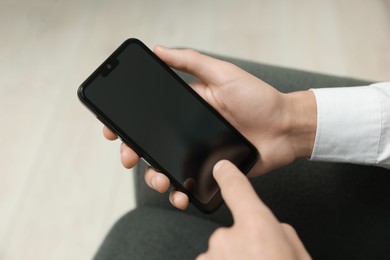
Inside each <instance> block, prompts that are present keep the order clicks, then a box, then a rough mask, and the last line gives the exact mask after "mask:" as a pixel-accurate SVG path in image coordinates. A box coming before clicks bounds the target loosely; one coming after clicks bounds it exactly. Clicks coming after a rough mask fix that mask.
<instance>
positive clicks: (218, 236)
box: [209, 228, 227, 246]
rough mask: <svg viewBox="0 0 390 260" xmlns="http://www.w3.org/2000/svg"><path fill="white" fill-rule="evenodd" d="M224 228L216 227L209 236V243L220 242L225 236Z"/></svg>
mask: <svg viewBox="0 0 390 260" xmlns="http://www.w3.org/2000/svg"><path fill="white" fill-rule="evenodd" d="M226 231H227V230H226V228H217V229H216V230H215V231H214V232H213V233H212V234H211V236H210V239H209V245H210V246H212V245H214V244H216V245H218V244H220V243H221V242H222V241H223V240H224V238H225V237H226Z"/></svg>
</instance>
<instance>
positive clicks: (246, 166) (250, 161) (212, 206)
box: [77, 38, 259, 213]
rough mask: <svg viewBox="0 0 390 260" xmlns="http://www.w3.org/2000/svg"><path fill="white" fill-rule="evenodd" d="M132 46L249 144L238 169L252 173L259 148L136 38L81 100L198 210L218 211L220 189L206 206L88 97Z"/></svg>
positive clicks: (80, 91) (80, 93) (113, 57)
mask: <svg viewBox="0 0 390 260" xmlns="http://www.w3.org/2000/svg"><path fill="white" fill-rule="evenodd" d="M130 44H137V45H138V46H139V47H141V48H142V49H143V50H144V51H145V53H146V54H147V55H149V56H150V57H151V58H153V59H154V60H155V61H157V62H158V63H159V64H160V65H161V66H162V68H163V69H164V70H165V71H166V72H167V73H169V74H171V76H173V77H174V78H175V79H176V80H177V82H178V83H179V84H181V85H182V86H183V87H185V88H186V89H187V90H188V91H189V92H190V93H191V94H192V95H193V96H194V97H195V98H197V99H198V100H199V101H200V102H201V103H203V104H204V105H205V106H206V107H207V108H208V110H209V111H210V112H211V113H213V114H214V115H216V116H217V117H218V118H219V119H220V121H221V123H224V124H225V125H226V126H227V127H228V128H230V129H231V130H232V131H233V132H234V133H235V134H236V135H237V136H238V137H239V138H240V139H241V140H242V141H243V142H244V143H246V145H248V146H249V147H250V150H251V152H250V155H249V156H248V157H247V158H246V160H244V161H243V162H242V163H241V165H238V166H237V167H238V168H239V169H240V170H241V171H242V172H243V173H244V174H247V173H248V172H249V170H250V169H251V168H252V167H253V165H254V164H255V163H256V161H257V159H258V157H259V153H258V151H257V149H256V148H255V147H254V145H253V144H252V143H250V142H249V141H248V140H247V139H246V138H245V137H244V136H243V135H242V134H241V133H240V132H239V131H238V130H237V129H235V128H234V127H233V126H232V125H231V124H230V123H229V122H228V121H227V120H226V119H225V118H224V117H222V115H220V114H219V112H218V111H216V110H215V109H214V108H213V107H212V106H211V105H209V104H208V103H207V102H206V101H205V100H204V99H203V98H202V97H201V96H200V95H198V94H197V93H196V92H195V91H194V90H193V89H192V88H191V87H190V86H189V85H188V84H187V83H186V82H185V81H184V80H183V79H182V78H180V76H179V75H177V74H176V73H175V72H174V71H173V70H172V69H171V68H170V67H169V66H168V65H167V64H166V63H164V62H163V61H162V60H161V59H160V58H159V57H158V56H157V55H156V54H154V52H153V51H151V50H150V49H149V48H148V47H147V46H146V45H145V44H144V43H142V42H141V41H140V40H138V39H135V38H130V39H127V40H126V41H124V42H123V43H122V44H121V45H120V46H119V47H118V48H117V49H116V50H115V51H114V52H113V53H112V54H111V55H110V56H109V57H108V58H107V59H106V60H105V61H104V62H103V63H102V64H101V65H100V66H99V67H98V68H97V69H96V70H95V71H94V72H93V73H92V74H91V75H90V76H89V77H88V78H87V79H86V80H85V81H84V82H83V83H82V84H81V85H80V87H79V88H78V91H77V94H78V97H79V99H80V101H81V102H82V103H83V104H84V105H85V106H86V107H87V108H88V109H89V110H90V111H91V112H92V113H93V114H95V115H96V117H97V118H98V119H99V120H100V121H101V122H102V123H103V124H104V125H106V126H107V127H108V128H110V129H111V130H112V131H113V132H115V133H116V134H117V135H118V136H119V137H120V138H121V139H122V141H123V142H125V143H126V144H127V145H128V146H129V147H131V148H132V149H134V151H135V152H136V153H137V154H138V155H139V156H140V157H142V158H144V159H145V160H146V161H147V162H148V163H149V164H150V165H151V166H152V167H153V168H155V169H156V170H157V171H159V172H162V173H163V174H165V175H166V176H167V177H168V178H169V180H170V181H171V183H172V184H173V186H175V188H177V189H178V190H179V191H182V192H184V193H185V194H187V196H188V197H189V199H190V201H191V202H192V203H193V204H194V205H195V206H196V207H198V208H199V209H200V210H201V211H203V212H205V213H212V212H214V211H215V210H217V209H218V208H219V207H220V206H221V205H222V203H223V200H222V196H221V192H220V190H218V191H217V193H216V194H215V195H214V196H213V197H212V198H211V199H210V200H209V202H208V203H206V204H204V203H202V202H200V201H199V200H198V199H197V198H196V197H195V196H194V195H193V194H191V192H190V191H188V190H187V189H186V188H185V187H183V185H181V183H180V182H179V181H177V180H176V179H175V178H174V177H173V176H172V175H171V174H169V172H168V171H167V170H166V169H164V168H163V167H161V165H160V164H159V163H158V162H157V161H156V160H154V159H153V158H151V156H149V154H148V153H147V151H145V150H144V149H142V147H140V146H139V145H138V144H137V143H136V142H135V141H134V140H133V139H132V138H131V137H130V136H128V135H127V134H126V133H125V132H124V131H122V130H121V129H120V127H119V126H117V125H116V124H115V123H114V122H112V121H111V120H110V119H109V118H108V117H107V116H106V115H105V114H104V113H103V112H102V111H101V110H100V109H98V108H97V107H96V106H95V105H94V104H93V103H92V102H91V101H90V100H89V99H88V98H87V97H86V95H85V89H86V88H87V87H88V85H89V84H90V83H91V82H92V81H93V80H94V79H95V78H96V77H97V76H98V75H101V74H102V72H103V71H104V70H105V65H106V64H107V63H108V62H110V61H112V60H116V58H117V57H118V55H120V53H121V52H122V51H123V50H124V49H126V48H127V47H128V46H129V45H130Z"/></svg>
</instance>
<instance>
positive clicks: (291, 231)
mask: <svg viewBox="0 0 390 260" xmlns="http://www.w3.org/2000/svg"><path fill="white" fill-rule="evenodd" d="M280 225H281V226H282V228H283V230H284V231H285V232H286V233H288V234H296V233H297V232H296V231H295V229H294V228H293V226H291V225H290V224H287V223H280Z"/></svg>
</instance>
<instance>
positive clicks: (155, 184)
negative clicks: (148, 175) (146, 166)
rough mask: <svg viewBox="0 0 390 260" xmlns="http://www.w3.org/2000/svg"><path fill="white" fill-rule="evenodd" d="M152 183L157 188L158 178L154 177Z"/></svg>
mask: <svg viewBox="0 0 390 260" xmlns="http://www.w3.org/2000/svg"><path fill="white" fill-rule="evenodd" d="M151 183H152V186H153V189H155V190H157V178H153V179H152V181H151Z"/></svg>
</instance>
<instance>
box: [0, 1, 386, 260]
mask: <svg viewBox="0 0 390 260" xmlns="http://www.w3.org/2000/svg"><path fill="white" fill-rule="evenodd" d="M0 32H1V34H0V37H1V38H0V123H1V127H0V137H1V138H0V259H7V260H8V259H89V258H91V257H92V256H93V254H94V252H95V251H96V249H97V247H98V246H99V244H100V242H101V240H102V239H103V237H104V235H105V234H106V232H107V231H108V230H109V228H110V226H111V225H112V224H113V223H114V221H115V220H116V219H118V218H119V217H120V216H121V215H122V214H124V213H125V212H127V211H128V210H130V209H132V208H134V206H135V201H134V197H133V190H134V188H133V182H132V178H131V171H128V170H124V169H123V168H122V167H121V165H120V161H119V151H118V146H119V143H118V142H116V143H109V142H107V141H105V140H104V139H103V137H102V135H101V124H100V123H99V122H98V121H97V120H96V119H95V118H94V117H93V116H92V115H91V114H90V113H89V112H88V111H87V110H86V109H84V108H83V107H82V105H80V103H79V101H78V99H77V96H76V89H77V87H78V86H79V84H80V83H81V82H82V81H83V80H84V79H85V78H86V76H88V75H89V73H90V72H91V71H92V70H93V69H95V68H96V66H97V65H99V64H100V62H101V61H102V60H103V59H104V58H105V57H106V56H107V55H108V54H110V53H111V52H112V51H113V50H114V49H115V48H116V47H117V45H119V44H120V43H121V42H122V41H123V40H124V39H126V38H129V37H137V38H140V39H142V40H143V41H144V42H145V43H146V44H147V45H149V46H150V47H152V46H153V45H154V44H157V43H161V44H165V45H168V46H188V47H193V48H196V49H200V50H205V51H211V52H215V53H219V54H225V55H231V56H234V57H241V58H246V59H250V60H254V61H260V62H265V63H271V64H276V65H282V66H288V67H294V68H301V69H307V70H311V71H319V72H325V73H332V74H337V75H345V76H352V77H358V78H364V79H371V80H377V81H386V80H387V81H389V80H390V1H389V0H349V1H348V0H329V1H325V0H324V1H319V0H318V1H311V0H296V1H293V0H285V1H275V0H256V1H255V0H252V1H244V0H243V1H234V0H218V1H216V0H213V1H210V0H207V1H206V0H198V1H185V0H181V1H180V0H175V1H174V0H165V1H158V0H155V1H152V0H122V1H107V0H105V1H95V0H85V1H80V0H66V1H65V0H34V1H30V0H0ZM310 87H311V86H307V88H310Z"/></svg>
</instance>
